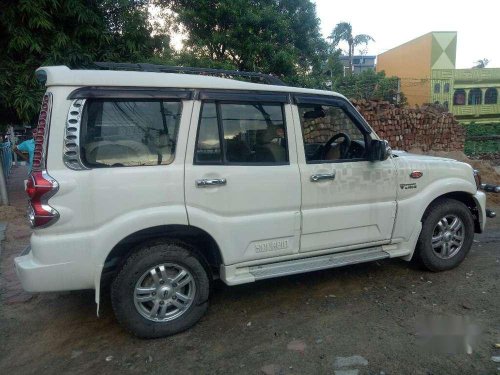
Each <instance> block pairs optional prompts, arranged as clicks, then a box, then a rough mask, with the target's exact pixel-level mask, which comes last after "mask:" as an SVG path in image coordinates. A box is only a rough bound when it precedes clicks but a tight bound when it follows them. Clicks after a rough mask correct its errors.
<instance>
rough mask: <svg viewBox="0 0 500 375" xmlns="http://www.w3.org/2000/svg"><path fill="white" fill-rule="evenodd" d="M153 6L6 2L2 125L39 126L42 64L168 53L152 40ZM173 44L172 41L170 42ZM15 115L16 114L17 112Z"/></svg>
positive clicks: (158, 39) (108, 0)
mask: <svg viewBox="0 0 500 375" xmlns="http://www.w3.org/2000/svg"><path fill="white" fill-rule="evenodd" d="M147 3H148V1H145V0H142V1H137V0H135V1H134V0H114V1H113V0H105V1H97V0H20V1H2V2H0V9H2V12H0V50H2V51H4V55H3V56H2V59H1V60H0V112H1V113H5V114H6V116H2V118H0V123H2V124H5V123H10V122H14V123H17V122H19V121H21V122H31V123H33V122H34V121H36V114H37V112H38V109H39V105H40V100H41V95H42V92H43V88H42V87H40V85H39V84H38V83H37V82H36V80H35V75H34V71H35V69H36V68H38V67H39V66H42V65H61V64H64V65H68V66H70V67H79V66H85V65H88V64H90V63H91V62H92V61H99V60H101V61H133V62H139V61H143V60H145V59H147V58H149V57H151V56H153V54H154V53H155V52H156V51H161V50H163V49H164V46H163V43H164V42H165V39H164V38H162V36H161V35H158V36H155V37H152V36H151V33H152V31H153V30H152V27H151V26H150V25H149V23H148V11H147ZM167 43H168V41H167ZM12 108H13V109H14V110H11V109H12Z"/></svg>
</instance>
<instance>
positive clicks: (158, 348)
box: [0, 171, 500, 375]
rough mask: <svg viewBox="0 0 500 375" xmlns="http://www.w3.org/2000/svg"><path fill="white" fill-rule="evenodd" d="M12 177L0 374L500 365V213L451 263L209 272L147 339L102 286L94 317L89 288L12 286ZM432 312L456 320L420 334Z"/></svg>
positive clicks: (385, 370)
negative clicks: (256, 277) (196, 296)
mask: <svg viewBox="0 0 500 375" xmlns="http://www.w3.org/2000/svg"><path fill="white" fill-rule="evenodd" d="M16 173H18V174H17V176H18V177H17V178H18V179H19V178H20V177H19V176H20V175H19V171H18V172H16ZM18 185H19V184H18ZM18 185H16V186H17V187H12V188H11V191H10V196H11V200H12V203H13V207H8V208H2V209H0V221H4V222H5V221H7V222H8V223H9V225H8V229H7V233H6V240H5V241H4V242H3V243H2V250H1V253H0V257H1V268H0V270H1V275H0V288H1V295H0V298H1V302H0V373H1V374H35V373H36V374H40V373H43V374H61V373H72V374H87V373H106V374H119V373H120V374H123V373H131V374H136V373H137V374H139V373H148V374H149V373H152V374H166V373H168V374H336V375H355V374H360V375H363V374H426V375H429V374H500V369H499V368H500V362H498V363H497V362H495V361H494V360H495V359H497V358H496V357H500V348H499V349H496V348H495V347H494V345H495V344H496V343H500V289H499V280H500V220H499V219H498V218H496V219H494V220H490V221H489V223H488V228H487V231H486V233H485V234H482V235H477V236H476V238H475V242H474V246H473V248H472V250H471V252H470V254H469V255H468V257H467V258H466V260H465V261H464V262H463V263H462V265H460V266H459V267H458V268H456V269H454V270H452V271H448V272H443V273H430V272H424V271H422V270H419V269H417V268H414V267H410V266H409V265H408V264H407V263H406V262H404V261H401V260H386V261H379V262H373V263H366V264H361V265H355V266H348V267H343V268H337V269H332V270H326V271H319V272H313V273H307V274H303V275H297V276H290V277H282V278H278V279H272V280H267V281H261V282H256V283H253V284H247V285H242V286H236V287H228V286H225V285H224V284H222V283H220V282H217V283H216V284H215V286H214V291H213V296H212V298H211V307H210V308H209V311H208V313H207V315H206V316H205V317H204V318H203V319H202V320H201V321H200V322H199V323H198V324H197V325H196V326H195V327H193V328H192V329H190V330H188V331H186V332H184V333H181V334H179V335H176V336H174V337H169V338H165V339H158V340H149V341H148V340H139V339H136V338H133V337H131V336H129V335H128V334H126V333H125V332H124V331H122V329H121V328H120V327H119V326H118V324H117V322H116V320H115V318H114V317H113V313H112V310H111V306H110V303H109V296H108V295H106V293H105V295H104V296H103V297H102V304H101V311H100V317H97V316H96V305H95V303H94V295H93V292H91V291H84V292H72V293H54V294H41V295H34V296H31V295H29V294H27V293H24V292H22V291H21V290H20V287H19V284H18V282H17V279H16V277H15V274H14V272H13V265H12V260H13V258H14V256H16V255H17V254H18V253H19V252H20V251H21V250H22V249H23V248H24V246H25V245H26V244H27V243H28V242H29V234H30V231H29V229H28V227H27V224H26V219H25V218H24V204H25V200H24V199H23V198H21V195H22V194H23V193H22V192H19V191H18V190H19V187H18ZM13 198H14V199H13ZM493 208H494V207H493ZM496 210H497V212H498V211H500V205H497V207H496ZM432 319H434V321H436V320H437V319H441V321H440V323H439V324H438V327H443V326H447V327H449V326H450V325H451V324H452V323H453V328H454V330H453V331H449V330H448V331H447V333H446V335H439V332H437V331H436V329H438V330H439V328H435V329H434V330H431V331H433V332H434V335H435V336H437V337H435V338H434V339H433V340H430V341H428V340H425V338H426V337H427V336H426V335H425V334H424V333H425V332H426V330H425V329H422V327H423V325H425V324H426V326H427V328H431V327H432V325H430V323H425V324H424V323H423V322H428V321H429V320H432ZM419 322H420V323H421V324H419ZM436 324H437V323H436ZM440 332H441V331H440ZM464 332H466V334H465V336H466V337H465V338H464V334H463V333H464ZM441 333H444V331H442V332H441ZM443 341H446V343H443ZM465 341H466V342H467V343H468V346H467V345H465ZM467 348H469V352H470V354H467V353H466V350H467ZM498 360H500V358H498Z"/></svg>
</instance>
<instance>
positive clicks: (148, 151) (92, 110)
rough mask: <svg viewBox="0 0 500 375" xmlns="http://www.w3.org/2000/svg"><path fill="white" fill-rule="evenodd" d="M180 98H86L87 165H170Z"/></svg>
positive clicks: (84, 156)
mask: <svg viewBox="0 0 500 375" xmlns="http://www.w3.org/2000/svg"><path fill="white" fill-rule="evenodd" d="M181 107H182V105H181V103H180V102H179V101H174V102H163V101H130V100H127V101H122V100H97V99H95V100H88V101H87V104H86V106H85V111H84V118H83V121H82V124H83V126H82V134H81V137H82V141H81V152H82V159H83V162H84V163H85V164H86V165H88V166H90V167H131V166H140V165H159V164H170V163H171V162H172V161H173V160H174V155H175V144H176V141H177V133H178V129H179V122H180V118H181Z"/></svg>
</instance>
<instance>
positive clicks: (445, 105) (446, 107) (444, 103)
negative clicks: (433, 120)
mask: <svg viewBox="0 0 500 375" xmlns="http://www.w3.org/2000/svg"><path fill="white" fill-rule="evenodd" d="M443 106H444V108H445V109H446V110H448V108H449V106H448V102H443Z"/></svg>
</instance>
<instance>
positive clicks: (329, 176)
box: [311, 172, 335, 182]
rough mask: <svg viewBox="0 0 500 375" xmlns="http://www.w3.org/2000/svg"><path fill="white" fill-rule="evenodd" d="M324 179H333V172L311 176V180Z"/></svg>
mask: <svg viewBox="0 0 500 375" xmlns="http://www.w3.org/2000/svg"><path fill="white" fill-rule="evenodd" d="M325 180H335V172H333V173H319V174H313V175H312V176H311V182H320V181H325Z"/></svg>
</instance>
